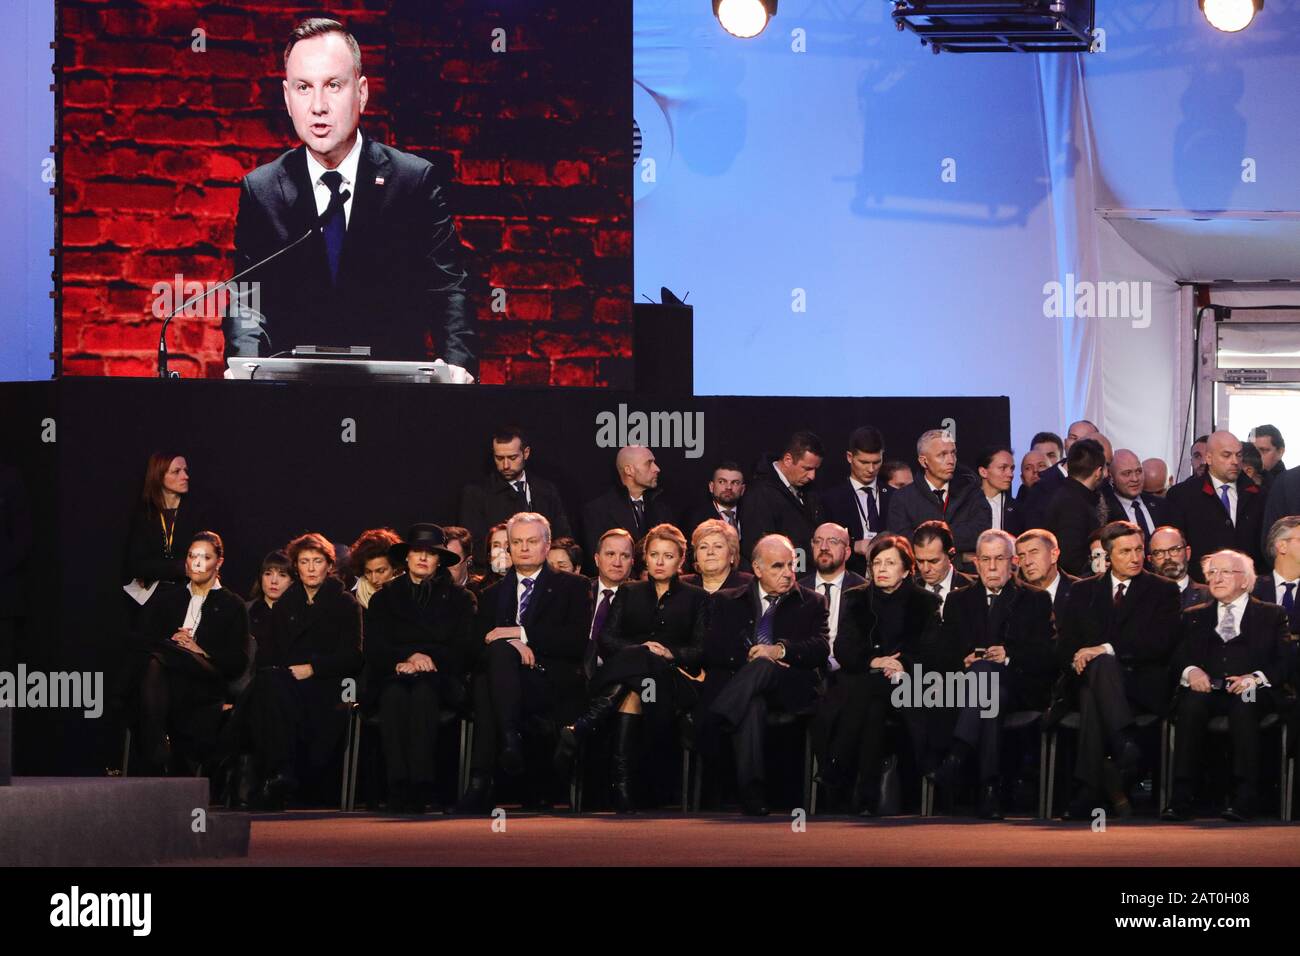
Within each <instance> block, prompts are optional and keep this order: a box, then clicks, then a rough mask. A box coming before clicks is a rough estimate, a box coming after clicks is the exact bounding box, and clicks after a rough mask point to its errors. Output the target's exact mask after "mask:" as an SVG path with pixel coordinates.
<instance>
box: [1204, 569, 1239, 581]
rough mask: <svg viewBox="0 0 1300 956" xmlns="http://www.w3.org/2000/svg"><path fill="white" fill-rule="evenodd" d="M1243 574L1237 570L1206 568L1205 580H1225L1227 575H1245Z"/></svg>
mask: <svg viewBox="0 0 1300 956" xmlns="http://www.w3.org/2000/svg"><path fill="white" fill-rule="evenodd" d="M1245 573H1246V572H1245V571H1240V570H1238V569H1237V568H1206V569H1205V580H1207V581H1212V580H1215V579H1217V578H1226V577H1228V576H1229V575H1234V574H1245Z"/></svg>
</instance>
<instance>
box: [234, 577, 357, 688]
mask: <svg viewBox="0 0 1300 956" xmlns="http://www.w3.org/2000/svg"><path fill="white" fill-rule="evenodd" d="M362 660H363V658H362V655H361V605H360V604H358V603H357V600H356V598H354V597H353V596H352V592H350V591H348V590H347V589H346V588H345V587H344V586H343V582H342V581H340V580H339V579H338V578H334V577H330V578H326V579H325V582H324V583H323V584H322V585H321V586H320V589H319V590H318V591H317V592H316V598H315V600H314V601H312V603H311V604H308V603H307V592H306V591H304V590H303V587H302V585H301V584H300V583H298V582H296V581H295V582H294V583H293V584H292V585H290V587H289V590H287V591H285V592H284V594H283V596H281V598H280V600H278V601H276V602H275V607H273V608H272V609H271V641H270V645H269V646H267V647H265V648H263V647H260V646H259V647H258V649H257V666H258V667H289V666H291V665H293V664H310V665H311V666H312V671H313V674H312V679H314V680H339V679H342V678H344V677H350V676H352V675H354V674H356V673H357V672H358V671H360V670H361V664H362Z"/></svg>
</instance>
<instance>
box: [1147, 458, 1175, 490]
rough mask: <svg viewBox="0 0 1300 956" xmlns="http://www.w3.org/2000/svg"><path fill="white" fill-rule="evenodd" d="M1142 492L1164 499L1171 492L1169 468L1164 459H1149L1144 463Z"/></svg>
mask: <svg viewBox="0 0 1300 956" xmlns="http://www.w3.org/2000/svg"><path fill="white" fill-rule="evenodd" d="M1142 490H1143V491H1145V492H1146V493H1147V494H1149V495H1155V496H1156V497H1157V498H1163V497H1164V496H1165V492H1167V491H1168V490H1169V466H1168V465H1166V464H1165V460H1164V459H1163V458H1147V459H1145V460H1144V461H1143V462H1142Z"/></svg>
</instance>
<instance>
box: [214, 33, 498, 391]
mask: <svg viewBox="0 0 1300 956" xmlns="http://www.w3.org/2000/svg"><path fill="white" fill-rule="evenodd" d="M284 67H285V78H284V104H285V108H286V109H287V110H288V111H289V115H290V117H291V118H292V119H293V126H294V130H295V131H296V132H297V134H298V137H299V139H301V140H302V145H300V146H298V147H297V148H296V149H292V150H290V151H289V152H287V153H285V154H284V155H282V156H281V157H279V158H278V159H276V160H275V161H273V162H270V163H267V164H266V165H265V166H259V167H258V168H257V169H255V170H253V171H252V172H251V173H249V174H248V175H247V176H245V177H244V179H243V181H242V182H241V184H240V195H239V217H238V220H237V222H236V226H235V262H236V269H237V270H241V271H242V270H243V269H246V268H248V267H249V266H251V265H253V264H254V263H257V262H259V261H261V260H262V259H264V258H265V257H267V256H269V255H271V254H272V253H275V252H276V251H277V250H281V249H284V248H285V247H286V246H289V245H291V244H292V243H294V242H295V241H296V240H298V239H300V238H301V237H303V236H305V235H306V234H307V233H308V232H309V231H313V230H314V234H313V235H311V237H310V238H308V239H306V240H305V241H304V242H302V243H300V244H298V245H296V246H295V247H294V248H293V249H291V250H290V251H288V252H286V253H285V254H284V255H282V256H280V257H278V258H277V259H275V260H274V261H273V262H271V263H268V264H267V265H266V266H264V267H262V268H261V269H258V270H257V271H256V272H254V273H253V274H252V275H251V276H249V277H248V281H249V282H255V283H256V288H257V292H258V296H257V299H256V302H254V301H253V297H252V296H251V294H250V295H244V296H242V297H235V298H234V300H233V301H232V304H231V307H230V309H229V313H228V315H227V318H226V320H225V323H224V333H225V339H226V349H225V351H226V356H227V357H230V356H268V355H274V354H277V353H281V352H286V351H288V350H290V349H293V348H294V347H296V346H299V345H318V346H321V345H324V346H350V345H367V346H370V349H371V356H372V357H374V358H383V359H408V360H415V361H419V360H424V359H427V358H428V357H429V354H430V353H429V350H428V346H427V345H426V337H428V338H429V339H431V343H432V345H433V349H434V351H433V354H435V355H437V356H440V357H441V358H443V359H445V360H446V362H447V364H448V365H451V366H453V367H454V368H453V373H452V374H453V380H455V381H462V382H468V381H472V380H473V377H474V376H476V375H477V373H478V343H477V337H476V335H475V331H474V317H473V314H472V310H471V306H470V304H469V302H468V300H467V298H466V290H467V287H468V275H467V273H466V271H465V269H464V268H463V267H462V265H461V263H460V259H461V255H462V252H463V250H462V248H461V245H460V240H459V239H458V238H457V235H456V228H455V224H454V223H453V221H452V217H451V212H450V210H449V208H448V206H447V199H446V184H445V183H444V182H443V181H442V180H440V178H439V176H438V175H437V173H436V172H435V170H434V167H433V166H432V165H431V164H430V163H428V162H426V161H425V160H423V159H420V158H418V157H416V156H413V155H411V154H409V153H403V152H401V151H400V150H397V149H394V148H393V147H391V146H386V145H384V144H383V143H380V142H378V141H377V140H375V139H372V138H370V137H369V136H367V135H365V134H363V132H362V131H361V129H360V128H359V125H360V121H361V114H362V113H363V112H364V111H365V108H366V103H367V101H368V99H369V86H368V83H367V80H366V77H365V76H363V75H362V73H361V48H360V47H359V46H358V45H357V41H356V39H355V38H354V37H353V36H352V34H350V33H348V32H347V30H346V29H345V28H344V26H343V25H342V24H341V23H339V22H338V21H336V20H328V19H323V18H313V19H308V20H303V21H302V22H301V23H299V24H298V26H296V27H295V28H294V30H293V32H292V33H291V34H290V37H289V41H288V44H287V45H286V46H285V51H284Z"/></svg>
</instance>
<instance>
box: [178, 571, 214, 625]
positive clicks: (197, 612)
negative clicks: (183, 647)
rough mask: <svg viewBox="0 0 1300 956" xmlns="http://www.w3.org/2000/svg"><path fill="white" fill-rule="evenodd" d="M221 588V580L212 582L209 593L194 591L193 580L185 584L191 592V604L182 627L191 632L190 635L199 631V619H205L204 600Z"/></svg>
mask: <svg viewBox="0 0 1300 956" xmlns="http://www.w3.org/2000/svg"><path fill="white" fill-rule="evenodd" d="M220 589H221V582H220V581H217V580H214V581H213V582H212V586H211V587H210V588H208V591H207V593H204V594H195V593H194V582H193V581H191V582H189V583H188V584H186V585H185V590H187V591H189V592H190V603H189V606H188V607H187V608H185V621H184V622H183V623H182V624H181V627H183V628H185V629H186V630H187V631H189V632H190V637H193V636H194V635H195V633H197V632H198V629H199V621H201V620H203V602H204V601H205V600H206V599H207V596H208V594H210V593H211V592H213V591H218V590H220Z"/></svg>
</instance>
